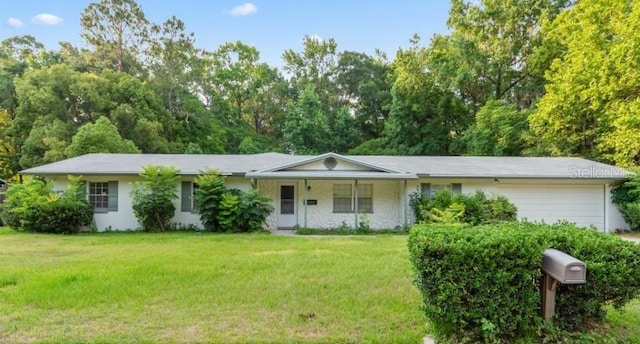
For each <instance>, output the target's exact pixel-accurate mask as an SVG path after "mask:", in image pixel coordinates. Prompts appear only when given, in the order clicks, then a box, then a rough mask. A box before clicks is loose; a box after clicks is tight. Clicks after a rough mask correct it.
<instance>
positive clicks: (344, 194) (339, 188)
mask: <svg viewBox="0 0 640 344" xmlns="http://www.w3.org/2000/svg"><path fill="white" fill-rule="evenodd" d="M352 199H353V196H352V194H351V184H333V212H334V213H351V212H353V205H352V204H351V201H352Z"/></svg>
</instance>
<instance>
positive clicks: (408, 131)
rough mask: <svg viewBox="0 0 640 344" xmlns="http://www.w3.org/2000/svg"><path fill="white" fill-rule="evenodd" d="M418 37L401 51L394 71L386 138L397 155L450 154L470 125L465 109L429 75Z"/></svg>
mask: <svg viewBox="0 0 640 344" xmlns="http://www.w3.org/2000/svg"><path fill="white" fill-rule="evenodd" d="M418 43H419V39H418V38H417V37H415V38H414V40H413V41H412V46H411V48H410V49H408V50H399V51H398V53H397V55H396V58H395V60H394V61H393V64H392V68H393V74H394V76H393V77H394V82H393V87H392V90H391V94H392V96H393V100H392V103H391V107H390V114H389V120H388V121H387V123H386V125H385V130H384V137H385V139H386V140H387V142H388V143H389V145H390V146H391V147H393V149H394V150H395V152H396V153H397V154H408V155H421V154H447V153H448V152H449V150H450V145H451V142H452V141H453V138H454V137H455V136H456V135H457V134H459V133H460V132H461V131H462V130H464V128H466V126H467V125H468V118H467V116H466V109H465V107H464V104H463V103H462V101H461V100H460V99H459V98H458V97H457V96H456V95H455V94H453V93H452V92H450V91H448V90H446V89H442V88H441V87H440V86H439V85H438V84H437V82H436V81H435V80H434V78H433V75H432V74H430V73H429V72H428V67H427V62H428V53H429V51H428V50H427V49H426V48H423V47H420V46H419V45H418Z"/></svg>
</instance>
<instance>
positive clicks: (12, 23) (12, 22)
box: [7, 17, 23, 27]
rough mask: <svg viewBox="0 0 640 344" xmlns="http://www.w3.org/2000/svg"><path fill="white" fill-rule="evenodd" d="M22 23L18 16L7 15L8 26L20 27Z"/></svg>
mask: <svg viewBox="0 0 640 344" xmlns="http://www.w3.org/2000/svg"><path fill="white" fill-rule="evenodd" d="M22 24H23V23H22V20H20V19H18V18H14V17H9V19H7V26H9V27H20V26H22Z"/></svg>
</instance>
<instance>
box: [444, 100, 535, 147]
mask: <svg viewBox="0 0 640 344" xmlns="http://www.w3.org/2000/svg"><path fill="white" fill-rule="evenodd" d="M528 112H529V111H528V110H518V108H517V107H516V106H515V104H504V103H503V102H502V101H499V100H490V101H488V102H487V103H486V104H485V105H484V106H483V107H481V108H480V110H479V111H478V112H477V113H476V120H475V123H474V124H473V125H471V126H470V127H469V128H468V129H467V130H465V131H464V133H463V134H462V135H460V136H458V137H456V140H455V145H456V149H455V150H456V152H457V153H463V154H467V155H492V156H518V155H522V154H523V151H524V150H525V148H526V147H527V142H526V133H527V130H528V122H527V118H528V117H529V113H528Z"/></svg>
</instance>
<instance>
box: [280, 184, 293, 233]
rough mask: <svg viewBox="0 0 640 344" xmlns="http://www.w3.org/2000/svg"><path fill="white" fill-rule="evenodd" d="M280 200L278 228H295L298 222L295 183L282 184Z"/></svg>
mask: <svg viewBox="0 0 640 344" xmlns="http://www.w3.org/2000/svg"><path fill="white" fill-rule="evenodd" d="M279 198H280V201H279V202H278V228H288V229H290V228H293V227H294V226H295V225H296V224H298V221H297V216H296V186H295V184H280V190H279Z"/></svg>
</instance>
